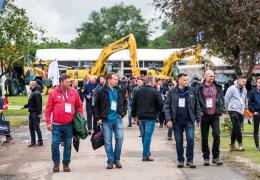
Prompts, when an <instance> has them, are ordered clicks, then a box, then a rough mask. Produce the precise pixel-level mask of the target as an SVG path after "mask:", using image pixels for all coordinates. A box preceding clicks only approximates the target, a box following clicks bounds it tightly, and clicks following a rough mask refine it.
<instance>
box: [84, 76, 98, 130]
mask: <svg viewBox="0 0 260 180" xmlns="http://www.w3.org/2000/svg"><path fill="white" fill-rule="evenodd" d="M97 87H98V83H97V80H96V77H90V79H89V82H88V83H87V84H85V85H84V89H83V95H84V97H85V98H86V111H87V121H88V131H89V134H91V132H92V129H93V128H94V129H95V128H96V127H95V126H96V124H95V123H94V122H93V115H94V110H93V106H94V94H95V90H96V88H97Z"/></svg>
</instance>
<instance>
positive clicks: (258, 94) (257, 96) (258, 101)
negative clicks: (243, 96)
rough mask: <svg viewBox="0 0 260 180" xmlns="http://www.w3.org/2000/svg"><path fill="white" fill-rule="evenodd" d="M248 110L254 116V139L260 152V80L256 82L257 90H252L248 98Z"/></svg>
mask: <svg viewBox="0 0 260 180" xmlns="http://www.w3.org/2000/svg"><path fill="white" fill-rule="evenodd" d="M248 108H249V110H250V112H252V113H253V114H254V116H253V119H254V139H255V146H256V150H257V151H260V148H259V137H258V133H259V124H260V78H257V80H256V88H254V89H252V90H251V91H250V94H249V98H248Z"/></svg>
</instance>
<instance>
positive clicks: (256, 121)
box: [254, 115, 260, 147]
mask: <svg viewBox="0 0 260 180" xmlns="http://www.w3.org/2000/svg"><path fill="white" fill-rule="evenodd" d="M259 123H260V115H256V116H254V139H255V146H256V147H259V137H258V133H259Z"/></svg>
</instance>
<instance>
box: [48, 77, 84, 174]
mask: <svg viewBox="0 0 260 180" xmlns="http://www.w3.org/2000/svg"><path fill="white" fill-rule="evenodd" d="M59 82H60V84H59V85H58V86H57V87H56V88H55V89H54V90H53V91H52V92H51V94H50V95H49V97H48V101H47V105H46V110H45V117H46V123H47V128H48V130H49V131H51V132H52V143H51V152H52V161H53V163H54V167H53V172H59V165H60V149H59V145H60V139H61V136H62V137H63V141H64V151H63V161H62V163H63V171H64V172H69V171H70V168H69V163H70V157H71V141H72V137H73V127H72V120H73V116H74V114H75V112H80V113H81V114H83V106H82V102H81V100H80V97H79V94H78V92H77V91H76V90H75V89H73V88H71V87H69V84H70V77H69V76H68V75H66V74H62V75H61V76H60V78H59Z"/></svg>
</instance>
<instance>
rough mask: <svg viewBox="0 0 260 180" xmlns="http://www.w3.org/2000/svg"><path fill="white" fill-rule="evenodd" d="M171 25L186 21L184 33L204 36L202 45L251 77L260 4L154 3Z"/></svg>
mask: <svg viewBox="0 0 260 180" xmlns="http://www.w3.org/2000/svg"><path fill="white" fill-rule="evenodd" d="M154 5H155V7H156V8H158V9H160V10H161V11H162V12H163V14H164V15H165V17H167V18H168V20H169V21H170V22H172V23H174V24H176V23H177V24H178V23H183V22H185V23H186V24H187V25H188V27H189V28H187V29H186V30H185V31H186V33H187V34H190V35H193V36H195V35H196V34H197V33H198V32H201V33H203V40H204V44H207V45H208V46H209V48H211V49H213V50H214V52H215V53H218V54H220V55H222V56H223V57H224V58H225V60H226V61H227V62H228V63H230V64H231V65H233V67H234V69H235V72H236V74H237V75H241V74H245V75H247V76H250V74H251V72H252V69H253V68H254V66H255V64H256V55H257V53H258V52H259V50H260V1H257V0H252V1H243V0H222V1H207V2H205V1H203V0H192V1H190V0H182V1H179V0H154Z"/></svg>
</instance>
